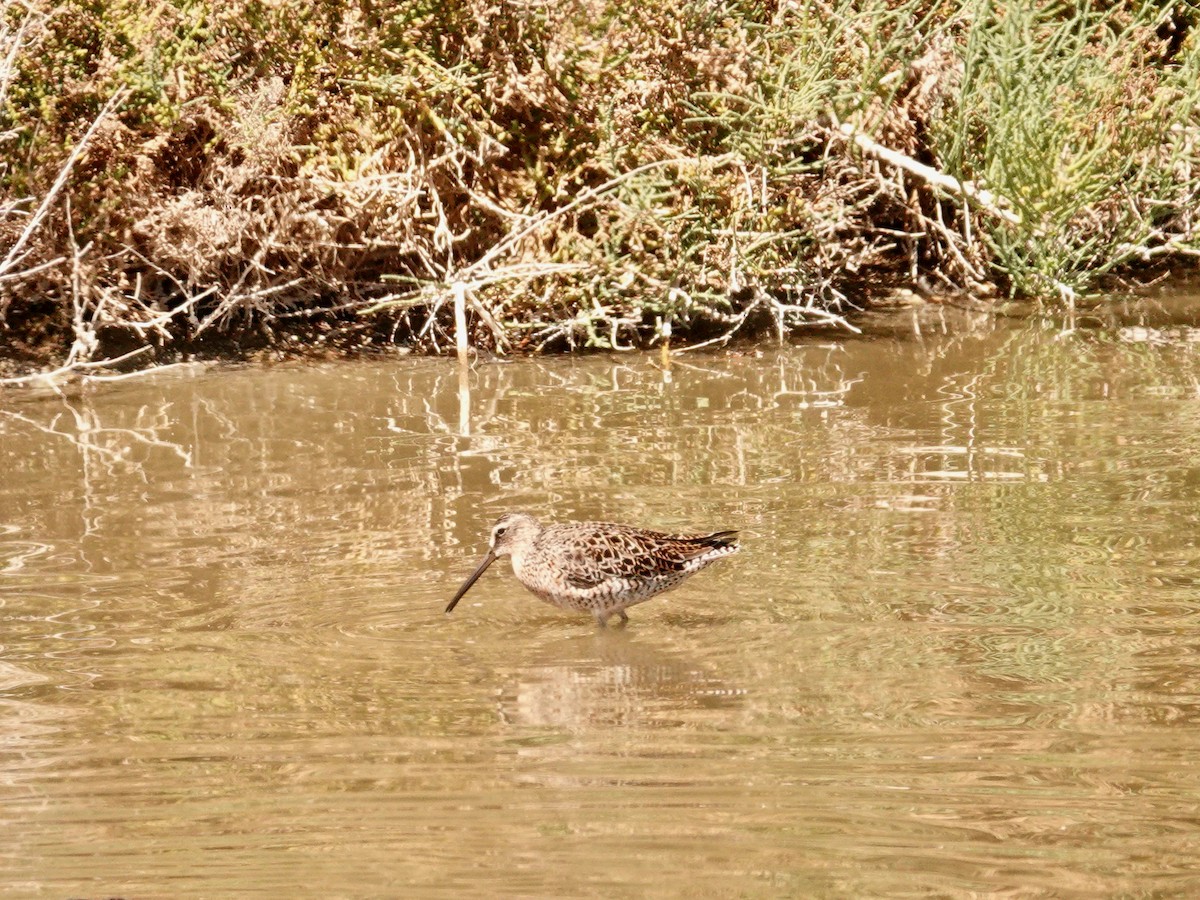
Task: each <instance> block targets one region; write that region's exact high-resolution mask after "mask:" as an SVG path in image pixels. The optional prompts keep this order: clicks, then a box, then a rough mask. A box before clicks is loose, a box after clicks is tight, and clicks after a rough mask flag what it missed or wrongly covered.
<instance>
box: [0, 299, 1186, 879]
mask: <svg viewBox="0 0 1200 900" xmlns="http://www.w3.org/2000/svg"><path fill="white" fill-rule="evenodd" d="M1193 318H1194V317H1190V315H1188V314H1183V313H1162V312H1161V311H1158V312H1155V311H1153V310H1152V311H1151V312H1150V313H1148V314H1147V315H1146V316H1143V317H1139V316H1138V315H1134V316H1131V317H1129V318H1127V319H1126V320H1124V321H1122V322H1108V323H1102V325H1101V326H1100V327H1080V328H1078V329H1076V330H1074V331H1072V332H1068V331H1065V330H1064V329H1063V328H1062V327H1061V325H1047V324H1032V325H1031V324H1009V323H1005V322H1002V321H1001V322H992V323H988V322H976V323H974V325H973V326H971V327H963V326H962V325H961V324H960V325H959V326H958V327H956V328H955V329H951V332H952V333H943V331H942V329H940V328H939V327H938V326H939V323H938V322H937V321H935V320H931V319H929V318H928V317H927V318H926V320H925V322H924V323H923V327H922V328H921V333H920V334H919V335H918V334H915V333H913V331H912V329H911V328H909V327H908V326H906V325H904V323H903V322H902V323H901V326H898V327H896V328H895V329H894V330H895V332H896V334H895V336H888V337H880V336H877V337H874V338H871V337H864V338H857V339H853V340H849V341H840V340H839V341H836V342H835V341H833V340H829V341H820V340H813V341H809V342H805V343H802V344H799V345H796V346H792V347H788V348H784V349H777V348H768V349H763V350H761V351H760V352H756V351H746V350H743V351H741V352H736V353H728V352H721V353H716V354H712V355H700V354H684V355H682V356H680V357H678V358H676V360H675V362H674V364H673V365H672V367H671V369H670V371H669V372H664V371H663V370H662V369H661V368H660V367H659V357H658V355H657V354H652V355H645V356H642V355H638V356H628V355H623V356H615V357H613V356H594V357H589V358H582V359H538V360H521V361H515V362H480V363H478V364H476V365H475V366H474V367H473V368H472V369H470V370H469V371H465V372H462V371H460V370H459V368H458V366H457V364H456V363H455V362H454V361H453V360H418V359H406V358H398V359H395V360H388V361H382V360H376V361H369V362H351V363H347V362H340V363H330V364H324V365H300V364H288V365H282V366H277V367H266V368H262V367H257V368H256V367H245V368H236V367H229V368H221V369H210V370H205V371H195V372H194V371H191V370H174V371H166V372H163V373H161V374H159V375H156V376H150V377H145V378H141V379H136V380H131V381H126V382H118V383H113V384H107V385H103V386H97V387H90V388H87V389H86V390H85V391H82V392H81V391H80V390H79V389H76V390H74V391H71V392H68V393H67V395H66V396H64V397H59V396H56V395H55V394H53V393H50V392H37V391H27V390H23V391H15V390H10V391H8V392H6V393H4V394H2V395H0V473H2V474H0V723H2V724H0V833H2V834H3V835H4V836H5V837H4V839H3V841H0V892H5V893H7V895H11V896H31V897H32V896H45V897H68V896H70V897H112V896H121V897H127V898H145V897H231V896H250V895H258V896H264V897H268V896H269V897H284V896H287V897H341V896H346V897H350V896H431V897H469V896H521V897H555V896H568V895H571V896H595V897H612V896H678V895H682V894H694V895H697V896H763V897H766V896H794V897H801V896H846V897H866V896H933V895H936V896H960V897H966V896H977V895H980V894H983V895H987V894H991V893H996V894H1002V895H1004V896H1021V897H1025V896H1043V895H1044V896H1057V897H1063V896H1070V897H1095V896H1100V895H1113V894H1117V895H1138V896H1174V895H1178V896H1187V895H1192V896H1195V895H1197V894H1198V893H1200V765H1197V762H1196V760H1197V751H1198V748H1200V594H1198V591H1197V582H1198V580H1200V431H1198V426H1200V381H1198V379H1200V342H1197V337H1198V336H1200V332H1197V331H1196V330H1194V328H1193V327H1191V325H1189V324H1187V323H1188V322H1190V321H1192V319H1193ZM1181 322H1182V323H1183V324H1180V323H1181ZM1084 324H1087V323H1084ZM514 509H516V510H526V511H530V512H534V513H536V514H538V515H541V516H543V517H544V518H547V519H558V520H569V519H579V518H600V519H615V520H621V521H628V522H632V523H636V524H642V525H647V526H654V527H661V528H667V529H716V528H734V527H736V528H740V529H742V532H743V542H744V549H743V552H742V553H741V554H739V555H738V556H735V557H733V558H731V559H729V560H724V561H722V562H720V563H718V564H716V565H715V566H713V567H712V568H711V569H709V570H707V571H705V572H703V573H701V574H700V575H698V576H696V577H695V578H693V579H692V580H691V581H689V582H688V583H687V584H686V585H685V586H684V587H682V588H681V589H679V590H678V591H676V592H674V593H672V594H668V595H665V596H663V597H660V598H657V599H655V600H652V601H650V602H649V603H646V604H644V605H642V606H638V607H636V608H634V609H633V610H632V611H631V618H632V621H631V622H630V624H629V626H628V627H626V628H623V629H621V628H610V629H607V630H598V629H597V628H596V626H595V625H594V623H593V622H592V621H591V619H590V618H588V617H585V616H580V615H575V614H569V613H563V612H560V611H558V610H556V609H554V608H552V607H550V606H548V605H545V604H542V603H540V602H539V601H537V600H536V599H535V598H534V597H532V596H531V595H529V594H527V593H525V591H524V590H523V589H522V588H521V587H520V585H518V584H517V583H516V581H515V579H514V578H513V577H512V574H511V571H510V570H509V568H508V565H507V563H506V562H503V561H502V562H501V563H499V564H497V565H496V566H493V567H492V569H491V570H489V572H488V573H487V574H486V575H485V576H484V578H483V579H482V580H481V581H480V582H479V583H478V584H477V585H476V587H475V588H474V590H473V591H472V592H471V593H469V594H468V595H467V596H466V598H465V599H464V601H463V602H462V603H461V604H460V605H459V607H458V609H457V610H456V611H455V612H454V614H453V615H451V616H446V615H444V614H443V611H442V610H443V608H444V606H445V604H446V601H447V600H448V599H449V598H450V596H451V595H452V594H453V593H454V591H455V589H456V588H457V587H458V585H459V584H460V583H461V581H462V579H463V578H464V577H465V576H466V575H467V574H469V572H470V571H471V570H472V569H473V568H474V566H475V564H476V563H477V561H478V559H479V557H480V555H481V554H482V552H483V550H484V542H485V539H486V534H487V531H488V528H489V526H490V524H491V523H492V521H493V520H494V519H495V518H496V517H497V516H498V515H499V514H500V513H501V512H503V511H506V510H514Z"/></svg>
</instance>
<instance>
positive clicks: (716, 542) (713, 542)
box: [692, 529, 738, 550]
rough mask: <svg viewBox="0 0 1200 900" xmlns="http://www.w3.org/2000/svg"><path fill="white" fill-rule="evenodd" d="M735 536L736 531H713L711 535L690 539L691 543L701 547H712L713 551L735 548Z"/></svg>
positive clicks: (736, 542)
mask: <svg viewBox="0 0 1200 900" xmlns="http://www.w3.org/2000/svg"><path fill="white" fill-rule="evenodd" d="M737 535H738V533H737V529H734V530H732V531H714V532H713V533H712V534H706V535H704V536H702V537H697V538H692V542H693V543H696V544H699V545H700V546H702V547H712V548H713V549H714V550H725V549H728V548H736V547H737V545H738V539H737Z"/></svg>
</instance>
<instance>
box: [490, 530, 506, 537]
mask: <svg viewBox="0 0 1200 900" xmlns="http://www.w3.org/2000/svg"><path fill="white" fill-rule="evenodd" d="M507 530H508V529H507V528H497V529H496V531H495V533H494V534H493V535H492V537H494V538H501V537H504V532H506V531H507Z"/></svg>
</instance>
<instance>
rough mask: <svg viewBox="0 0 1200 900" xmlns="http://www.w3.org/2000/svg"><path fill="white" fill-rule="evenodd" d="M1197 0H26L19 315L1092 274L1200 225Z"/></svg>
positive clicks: (95, 328) (245, 312) (15, 175)
mask: <svg viewBox="0 0 1200 900" xmlns="http://www.w3.org/2000/svg"><path fill="white" fill-rule="evenodd" d="M1197 24H1198V20H1197V13H1196V12H1195V11H1194V10H1193V9H1192V8H1191V7H1190V6H1189V5H1187V4H1178V3H1135V2H1132V0H1122V2H1117V3H1109V4H1105V5H1104V9H1103V10H1094V9H1092V8H1091V7H1089V6H1087V5H1084V6H1078V5H1070V4H1028V3H1026V4H1015V5H1014V4H999V3H995V2H993V0H970V2H967V3H961V2H954V3H951V2H945V0H935V2H928V0H836V2H832V3H826V2H816V0H805V2H799V3H790V4H770V3H768V4H747V3H739V2H720V3H712V2H707V0H688V2H684V3H676V4H670V5H669V6H656V5H654V4H645V3H633V2H626V0H598V2H568V3H558V4H554V3H534V4H529V3H513V2H500V3H484V2H480V0H451V2H439V3H428V2H424V0H405V2H399V3H391V4H367V5H365V6H364V5H363V4H361V3H351V2H346V0H322V2H319V3H317V4H315V5H313V6H312V7H311V8H306V9H305V10H302V11H298V10H297V8H296V7H295V5H294V4H291V3H286V2H279V0H267V2H262V0H237V2H230V3H212V2H194V3H185V4H180V3H175V4H170V3H167V4H159V5H158V6H155V7H154V8H153V10H150V11H147V10H146V9H145V8H144V5H142V4H136V3H105V4H94V3H85V2H81V0H69V2H66V3H62V4H59V5H57V6H56V5H52V4H48V3H45V2H40V0H29V2H17V3H13V4H9V6H8V7H7V8H6V13H5V18H4V21H3V22H0V57H2V58H3V59H4V60H5V66H6V68H5V70H4V71H2V72H0V117H2V118H3V123H2V124H3V126H4V133H3V135H0V162H2V163H3V166H2V167H0V173H2V177H3V179H4V185H5V187H6V189H7V190H6V197H7V199H6V200H5V201H4V202H3V203H0V242H2V245H3V248H6V249H5V250H4V254H3V258H0V284H2V285H3V291H2V292H0V325H2V326H3V327H4V328H5V329H7V330H8V331H9V332H10V333H11V334H18V335H20V336H22V337H26V336H33V337H37V336H41V337H45V336H51V337H53V338H54V339H56V340H59V341H60V342H61V343H62V344H69V345H70V347H71V350H70V352H69V353H68V354H67V359H68V360H69V361H70V362H72V363H75V362H78V361H80V360H84V361H86V359H88V358H89V357H90V356H91V355H93V354H95V353H97V352H98V351H99V348H100V344H99V343H98V339H99V338H102V337H106V336H113V337H116V336H120V337H121V338H122V340H124V341H126V342H129V341H132V342H134V343H137V344H140V345H145V346H149V345H151V344H154V345H155V346H158V345H160V344H164V343H165V344H171V343H174V342H179V341H180V340H191V339H197V338H199V339H203V338H205V337H206V336H210V335H212V334H213V333H214V332H217V331H221V330H228V329H241V331H242V334H244V335H249V334H253V333H260V334H266V335H268V336H269V335H272V334H274V333H275V332H277V331H278V330H286V329H292V328H296V327H298V323H302V322H303V323H309V324H310V325H311V324H312V323H313V322H318V323H323V324H324V325H330V324H332V323H337V322H342V323H343V324H344V323H345V320H346V318H347V317H349V318H350V319H353V318H354V316H353V315H352V313H354V312H365V311H367V310H371V311H372V313H371V318H370V319H368V320H367V321H369V322H370V323H371V324H370V325H369V326H367V328H369V330H367V331H364V332H360V337H362V338H363V339H368V338H369V339H370V340H376V339H383V340H390V339H393V338H399V339H401V340H404V341H406V342H411V343H414V344H418V345H420V346H422V347H424V348H427V349H437V348H442V347H445V346H446V345H447V344H448V343H450V342H452V341H457V342H459V343H460V345H465V343H466V342H467V340H468V339H469V340H471V341H472V342H474V343H476V344H483V345H489V346H496V347H500V348H505V347H510V348H532V347H540V346H580V345H586V346H595V347H624V346H628V345H629V344H630V343H648V342H652V341H656V340H659V339H663V338H665V337H666V336H667V335H668V334H673V335H674V336H675V339H676V340H677V341H678V340H679V339H680V338H685V337H687V338H703V337H717V336H720V335H723V334H728V333H731V332H733V331H735V330H738V329H742V328H746V329H752V328H759V329H772V330H779V331H784V330H787V329H789V328H791V327H793V326H795V325H797V324H801V323H806V322H812V321H814V320H816V321H830V320H831V317H832V318H833V320H837V318H838V317H839V316H840V313H842V312H844V311H846V310H847V309H849V308H850V307H851V306H853V305H855V304H857V303H859V302H860V300H863V299H869V298H870V297H872V296H878V295H879V294H881V293H883V292H890V291H891V290H892V289H893V288H895V287H897V286H901V285H903V286H915V285H920V284H924V283H926V282H928V283H932V284H934V285H936V286H938V287H939V288H950V289H963V288H966V289H975V288H979V287H981V286H985V285H986V286H988V287H990V288H998V289H1000V290H1004V291H1008V292H1013V293H1021V294H1027V295H1029V294H1032V295H1039V296H1052V297H1065V298H1068V299H1071V298H1073V297H1074V295H1075V294H1076V293H1077V292H1079V291H1081V290H1084V289H1087V288H1088V287H1089V286H1090V285H1092V284H1093V283H1094V281H1095V279H1096V277H1097V276H1098V275H1100V274H1102V273H1104V272H1107V271H1109V270H1111V269H1112V268H1114V267H1117V266H1128V265H1131V264H1137V265H1142V264H1145V263H1153V262H1155V261H1163V260H1173V259H1186V258H1189V257H1191V256H1194V255H1195V254H1196V253H1197V252H1198V248H1197V245H1196V235H1195V230H1194V224H1193V219H1194V217H1193V216H1192V215H1191V211H1192V209H1193V208H1194V207H1195V205H1196V197H1197V181H1196V178H1195V174H1194V173H1195V172H1196V171H1200V166H1198V165H1197V163H1198V162H1200V158H1198V154H1200V149H1198V148H1200V140H1197V128H1198V126H1200V123H1198V122H1197V119H1196V116H1197V113H1196V110H1197V109H1198V108H1200V102H1198V101H1200V77H1197V66H1198V65H1200V63H1197V60H1200V54H1198V53H1197V52H1196V34H1197ZM1129 97H1138V98H1141V99H1142V100H1143V101H1144V102H1139V103H1131V102H1129V100H1128V98H1129ZM324 332H325V329H324V328H323V327H321V328H318V327H315V326H314V327H312V328H311V329H309V331H308V332H307V333H308V335H309V337H310V338H312V339H313V340H314V341H317V340H319V339H321V338H323V337H324ZM122 346H123V347H124V346H125V345H124V344H123V345H122Z"/></svg>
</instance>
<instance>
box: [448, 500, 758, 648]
mask: <svg viewBox="0 0 1200 900" xmlns="http://www.w3.org/2000/svg"><path fill="white" fill-rule="evenodd" d="M736 535H737V532H736V531H718V532H715V533H713V534H694V535H689V534H667V533H665V532H662V531H648V530H646V529H644V528H633V527H631V526H629V525H615V524H613V523H610V522H575V523H571V524H567V525H549V526H545V527H543V526H542V524H541V523H540V522H538V520H537V519H535V518H533V516H527V515H525V514H524V513H506V514H505V515H503V516H501V517H500V518H499V519H498V520H497V521H496V524H495V525H493V526H492V539H491V546H490V547H489V549H488V552H487V555H486V556H484V558H483V562H482V563H480V564H479V568H477V569H476V570H475V572H474V573H473V574H472V575H471V577H470V578H468V579H467V580H466V581H465V582H464V583H463V586H462V587H461V588H459V590H458V593H457V594H455V595H454V599H453V600H451V601H450V603H449V605H448V606H447V607H446V612H450V611H451V610H452V609H454V607H455V605H456V604H457V603H458V601H459V600H461V599H462V596H463V594H465V593H466V592H467V591H469V590H470V589H471V586H472V585H473V584H474V583H475V582H476V580H477V579H478V578H479V576H480V575H482V574H483V573H484V570H486V569H487V567H488V566H490V565H491V564H492V563H493V562H494V561H495V560H496V559H497V558H498V557H501V556H510V557H512V566H513V573H514V574H515V575H516V576H517V580H518V581H520V582H521V584H523V585H525V587H526V588H528V589H529V590H530V591H532V592H533V593H534V594H536V595H537V596H538V597H540V598H542V599H543V600H545V601H546V602H547V603H552V604H553V605H555V606H557V607H559V608H560V609H573V610H578V611H579V612H590V613H591V614H592V615H593V616H595V617H596V621H597V622H599V623H600V624H601V625H604V624H605V623H607V622H608V619H609V617H610V616H612V615H614V614H615V615H618V616H620V617H621V621H628V619H629V617H628V616H627V615H625V609H626V608H627V607H630V606H633V605H634V604H635V603H641V602H642V601H644V600H649V599H650V598H651V597H653V596H656V595H657V594H661V593H663V592H664V591H669V590H671V589H672V588H675V587H678V586H679V585H680V584H681V583H682V582H683V581H684V579H686V578H688V577H689V576H691V575H693V574H694V573H696V572H699V571H700V570H701V569H703V568H704V567H705V566H707V565H709V564H710V563H712V562H714V561H715V560H718V559H720V558H721V557H723V556H729V555H731V554H733V553H737V551H738V544H737V537H736Z"/></svg>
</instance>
